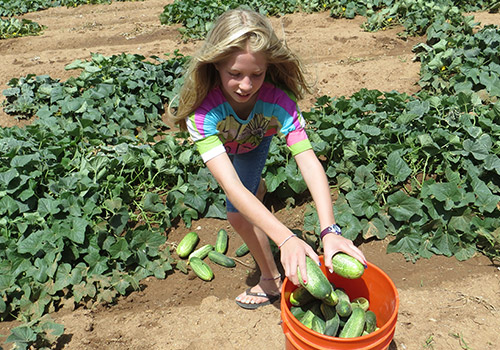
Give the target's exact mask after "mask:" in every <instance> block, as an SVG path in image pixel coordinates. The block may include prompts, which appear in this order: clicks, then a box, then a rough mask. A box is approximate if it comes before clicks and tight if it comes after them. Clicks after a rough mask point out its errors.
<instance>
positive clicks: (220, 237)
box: [215, 228, 228, 254]
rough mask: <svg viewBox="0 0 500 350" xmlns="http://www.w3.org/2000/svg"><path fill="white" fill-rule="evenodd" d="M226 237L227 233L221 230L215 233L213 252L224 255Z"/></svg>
mask: <svg viewBox="0 0 500 350" xmlns="http://www.w3.org/2000/svg"><path fill="white" fill-rule="evenodd" d="M227 243H228V237H227V232H226V230H224V229H223V228H221V229H220V230H219V232H217V238H216V239H215V251H217V252H219V253H222V254H226V251H227Z"/></svg>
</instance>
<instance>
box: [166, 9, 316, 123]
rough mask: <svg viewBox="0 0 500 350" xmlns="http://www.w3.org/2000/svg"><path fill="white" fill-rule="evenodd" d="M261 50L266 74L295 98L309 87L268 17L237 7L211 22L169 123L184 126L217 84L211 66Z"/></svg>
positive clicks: (214, 69) (300, 96)
mask: <svg viewBox="0 0 500 350" xmlns="http://www.w3.org/2000/svg"><path fill="white" fill-rule="evenodd" d="M247 49H248V50H249V51H250V52H254V53H256V52H262V53H264V55H265V57H266V59H267V65H268V66H267V77H268V79H270V80H271V82H272V83H274V84H275V85H277V86H280V87H282V88H285V89H288V90H289V91H291V92H292V93H293V94H294V95H295V97H296V98H297V99H298V100H299V99H301V98H302V97H303V95H304V93H305V92H309V91H310V90H309V86H308V85H307V82H306V80H305V77H304V70H303V67H302V63H301V62H300V60H299V58H298V57H297V56H296V55H295V54H294V53H292V52H291V51H290V50H289V48H288V47H287V45H286V44H285V43H284V42H283V41H281V40H280V39H278V37H277V36H276V33H275V32H274V30H273V28H272V25H271V23H270V22H269V20H268V19H267V18H266V17H265V16H263V15H261V14H259V13H257V12H255V11H251V10H247V9H244V8H238V9H234V10H229V11H226V12H225V13H223V14H222V15H221V16H220V17H219V18H218V19H217V20H216V22H215V23H214V26H213V27H212V29H211V31H210V32H209V33H208V35H207V38H206V39H205V42H204V44H203V46H202V47H201V49H200V51H199V52H198V53H197V54H196V55H194V56H193V57H192V58H191V60H190V62H189V65H188V68H187V70H186V72H185V74H184V77H185V80H184V85H183V86H182V88H181V91H180V93H179V96H178V98H179V101H178V105H179V107H178V108H177V111H176V112H174V111H173V108H172V107H171V106H169V108H168V112H167V113H168V117H169V119H170V121H171V122H173V123H174V124H178V125H179V127H180V128H181V129H183V130H185V129H186V124H185V119H186V117H188V116H189V115H191V114H192V113H193V112H194V111H195V110H196V108H198V107H199V106H200V105H201V103H202V102H203V99H204V98H205V97H206V96H207V94H208V92H209V91H210V90H212V89H213V88H214V87H215V86H217V85H218V84H219V83H220V78H219V73H218V71H217V70H216V68H215V65H216V64H217V63H219V62H222V61H224V60H225V59H227V58H229V57H230V56H231V55H232V54H233V53H235V52H238V51H241V50H247Z"/></svg>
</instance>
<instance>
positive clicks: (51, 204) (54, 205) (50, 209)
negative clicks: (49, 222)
mask: <svg viewBox="0 0 500 350" xmlns="http://www.w3.org/2000/svg"><path fill="white" fill-rule="evenodd" d="M59 204H60V201H59V200H57V199H52V198H40V199H39V200H38V208H37V211H38V213H39V214H40V215H41V216H42V217H45V216H47V215H49V216H52V215H55V214H57V213H59V212H60V211H61V210H60V209H59Z"/></svg>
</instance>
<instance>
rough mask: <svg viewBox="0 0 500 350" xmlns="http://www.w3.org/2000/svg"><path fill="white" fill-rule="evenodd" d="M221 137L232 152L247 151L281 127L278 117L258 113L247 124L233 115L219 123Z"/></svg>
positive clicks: (227, 148) (227, 150)
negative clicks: (240, 121)
mask: <svg viewBox="0 0 500 350" xmlns="http://www.w3.org/2000/svg"><path fill="white" fill-rule="evenodd" d="M217 129H218V130H219V132H220V133H219V137H220V139H221V141H222V143H223V144H224V145H225V148H226V152H228V153H231V154H237V153H246V152H248V151H251V150H252V149H254V148H255V147H257V146H258V145H259V144H260V142H261V141H262V139H263V138H264V136H268V135H272V134H274V133H276V131H277V130H278V129H279V122H278V120H277V118H276V117H274V116H272V117H265V116H264V114H262V113H256V114H255V115H254V116H253V118H252V119H251V120H250V122H248V123H247V124H241V123H239V122H238V121H237V120H236V119H234V117H233V116H232V115H231V116H229V117H228V118H225V119H223V120H221V121H220V122H219V123H218V124H217Z"/></svg>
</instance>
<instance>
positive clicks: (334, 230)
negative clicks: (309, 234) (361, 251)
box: [319, 224, 342, 239]
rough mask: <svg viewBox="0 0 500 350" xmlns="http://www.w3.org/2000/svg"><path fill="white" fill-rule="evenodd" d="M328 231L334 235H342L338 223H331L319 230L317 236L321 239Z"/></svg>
mask: <svg viewBox="0 0 500 350" xmlns="http://www.w3.org/2000/svg"><path fill="white" fill-rule="evenodd" d="M329 233H335V234H336V235H339V236H342V230H341V229H340V227H339V225H337V224H333V225H330V226H328V227H327V228H325V229H324V230H323V231H321V234H320V235H319V238H320V239H323V237H325V235H327V234H329Z"/></svg>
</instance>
